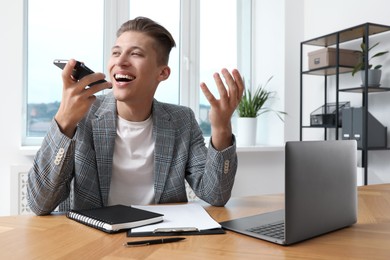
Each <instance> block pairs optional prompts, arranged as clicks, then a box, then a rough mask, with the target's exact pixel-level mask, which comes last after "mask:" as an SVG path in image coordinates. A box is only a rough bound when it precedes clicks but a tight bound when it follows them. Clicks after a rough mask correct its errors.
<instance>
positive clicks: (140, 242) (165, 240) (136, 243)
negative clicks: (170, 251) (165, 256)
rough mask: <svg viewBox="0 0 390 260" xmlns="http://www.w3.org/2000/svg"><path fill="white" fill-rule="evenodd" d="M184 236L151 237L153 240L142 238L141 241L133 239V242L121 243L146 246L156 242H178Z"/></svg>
mask: <svg viewBox="0 0 390 260" xmlns="http://www.w3.org/2000/svg"><path fill="white" fill-rule="evenodd" d="M184 239H185V238H184V237H170V238H160V239H153V240H142V241H134V242H127V243H125V244H123V245H124V246H129V247H131V246H148V245H156V244H165V243H172V242H178V241H181V240H184Z"/></svg>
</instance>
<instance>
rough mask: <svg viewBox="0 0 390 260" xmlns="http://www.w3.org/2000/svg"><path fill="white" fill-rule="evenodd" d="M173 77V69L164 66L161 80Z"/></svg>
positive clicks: (160, 76)
mask: <svg viewBox="0 0 390 260" xmlns="http://www.w3.org/2000/svg"><path fill="white" fill-rule="evenodd" d="M169 75H171V68H170V67H169V66H163V67H162V69H161V72H160V75H159V80H160V81H164V80H166V79H168V78H169Z"/></svg>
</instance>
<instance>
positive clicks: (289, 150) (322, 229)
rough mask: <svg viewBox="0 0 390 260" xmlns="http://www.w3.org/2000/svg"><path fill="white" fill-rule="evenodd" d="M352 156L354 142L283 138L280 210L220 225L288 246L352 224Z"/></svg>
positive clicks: (354, 197) (354, 199)
mask: <svg viewBox="0 0 390 260" xmlns="http://www.w3.org/2000/svg"><path fill="white" fill-rule="evenodd" d="M356 154H357V144H356V141H354V140H338V141H302V142H287V143H286V149H285V208H284V209H283V210H278V211H274V212H270V213H264V214H259V215H255V216H251V217H245V218H240V219H235V220H230V221H225V222H222V223H221V225H222V227H223V228H225V229H227V230H231V231H235V232H238V233H241V234H245V235H248V236H252V237H256V238H260V239H263V240H267V241H270V242H274V243H277V244H281V245H290V244H293V243H297V242H300V241H303V240H306V239H309V238H312V237H315V236H319V235H322V234H325V233H328V232H331V231H334V230H337V229H341V228H344V227H347V226H350V225H352V224H354V223H356V221H357V183H356V178H357V176H356V174H357V159H356Z"/></svg>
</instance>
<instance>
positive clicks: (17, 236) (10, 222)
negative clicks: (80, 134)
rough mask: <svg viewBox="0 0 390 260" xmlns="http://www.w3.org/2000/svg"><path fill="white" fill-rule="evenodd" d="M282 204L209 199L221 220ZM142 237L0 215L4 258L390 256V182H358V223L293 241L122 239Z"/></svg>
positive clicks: (266, 199) (233, 236) (271, 199)
mask: <svg viewBox="0 0 390 260" xmlns="http://www.w3.org/2000/svg"><path fill="white" fill-rule="evenodd" d="M282 207H283V196H281V195H268V196H255V197H245V198H232V199H231V200H230V201H229V203H228V204H227V205H226V207H223V208H218V207H211V206H206V205H205V208H206V210H207V211H208V212H209V213H210V214H211V216H213V217H214V219H215V220H217V221H224V220H229V219H233V218H238V217H244V216H250V215H254V214H257V213H261V212H266V211H269V210H273V209H280V208H282ZM142 239H145V238H127V237H126V235H125V233H120V234H114V235H110V234H106V233H104V232H101V231H99V230H95V229H93V228H89V227H86V226H84V225H82V224H79V223H77V222H75V221H72V220H69V219H67V218H66V217H65V216H61V215H53V216H44V217H38V216H7V217H0V259H160V260H161V259H174V260H178V259H212V260H218V259H224V260H226V259H389V257H390V184H383V185H370V186H365V187H360V188H359V216H358V223H357V224H355V225H353V226H352V227H349V228H345V229H342V230H339V231H335V232H332V233H329V234H326V235H323V236H321V237H317V238H313V239H311V240H308V241H304V242H301V243H298V244H295V245H292V246H287V247H285V246H280V245H274V244H272V243H268V242H265V241H262V240H258V239H254V238H250V237H246V236H244V235H240V234H237V233H233V232H229V231H228V232H227V233H226V234H224V235H207V236H188V237H187V239H186V240H184V241H183V242H178V243H170V244H163V245H153V246H143V247H133V248H126V247H124V246H123V245H122V244H123V243H124V242H126V241H136V240H142Z"/></svg>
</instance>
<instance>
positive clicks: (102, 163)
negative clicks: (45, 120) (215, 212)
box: [28, 17, 244, 215]
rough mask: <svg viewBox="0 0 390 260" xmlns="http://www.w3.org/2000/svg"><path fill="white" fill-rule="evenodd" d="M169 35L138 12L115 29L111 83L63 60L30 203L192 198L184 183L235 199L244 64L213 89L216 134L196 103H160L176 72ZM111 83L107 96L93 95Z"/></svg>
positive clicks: (216, 198) (41, 206) (217, 198)
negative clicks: (207, 131) (200, 119)
mask: <svg viewBox="0 0 390 260" xmlns="http://www.w3.org/2000/svg"><path fill="white" fill-rule="evenodd" d="M174 46H175V42H174V40H173V38H172V36H171V34H170V33H169V32H168V31H167V30H166V29H165V28H164V27H162V26H160V25H159V24H157V23H155V22H154V21H152V20H150V19H148V18H144V17H138V18H136V19H134V20H130V21H128V22H126V23H124V24H123V25H122V26H121V27H120V28H119V30H118V32H117V40H116V43H115V46H114V47H112V53H111V58H110V61H109V63H108V71H109V72H110V80H111V83H109V82H107V83H101V84H98V85H94V86H93V87H91V88H86V86H88V85H89V84H91V83H93V82H95V81H98V80H101V79H104V77H105V76H104V75H103V74H102V73H94V74H91V75H88V76H86V77H84V78H82V79H81V80H80V81H76V80H74V79H73V78H72V76H71V74H72V69H73V67H74V65H75V60H70V61H69V62H68V64H67V65H66V66H65V68H64V70H63V73H62V79H63V96H62V101H61V105H60V107H59V110H58V112H57V114H56V115H55V117H54V119H53V121H52V124H51V126H50V129H49V131H48V133H47V135H46V137H45V138H44V141H43V143H42V146H41V149H40V150H39V151H38V153H37V155H36V157H35V159H34V164H33V167H32V169H31V170H30V172H29V178H28V201H29V206H30V208H31V209H32V210H33V211H34V212H35V213H36V214H37V215H45V214H49V213H50V212H52V211H53V210H54V209H55V208H56V207H57V206H58V205H59V206H60V207H59V209H60V210H61V211H66V210H69V209H70V208H72V209H85V208H96V207H101V206H106V205H113V204H125V205H132V204H133V205H134V204H155V203H170V202H186V201H187V196H186V190H185V180H187V181H188V183H189V184H190V186H191V187H192V189H193V190H194V192H195V194H196V195H197V196H198V197H199V198H201V199H203V200H204V201H206V202H208V203H210V204H211V205H215V206H223V205H225V203H226V202H227V201H228V200H229V198H230V195H231V190H232V187H233V183H234V177H235V173H236V169H237V156H236V147H235V139H234V136H233V135H232V129H231V123H230V119H231V116H232V114H233V112H234V110H235V109H236V107H237V105H238V103H239V101H240V99H241V96H242V93H243V90H244V85H243V81H242V78H241V76H240V74H239V72H238V71H237V70H233V71H232V74H230V73H229V72H228V71H227V70H226V69H223V70H222V74H223V77H224V78H225V82H226V84H227V88H226V87H225V85H224V83H223V81H222V79H221V78H220V76H219V74H217V73H216V74H215V75H214V79H215V82H216V84H217V87H218V91H219V95H220V99H216V98H215V97H214V96H213V95H212V94H211V92H210V91H209V90H208V88H207V86H206V85H205V84H204V83H202V84H201V89H202V91H203V93H204V94H205V96H206V98H207V99H208V101H209V102H210V105H211V110H210V115H209V116H210V123H211V128H212V138H211V140H210V144H209V147H208V148H207V147H206V146H205V144H204V139H203V136H202V132H201V130H200V128H199V126H198V124H197V122H196V120H195V117H194V114H193V112H192V110H190V109H189V108H186V107H183V106H178V105H172V104H166V103H161V102H158V101H157V100H155V99H154V94H155V91H156V89H157V86H158V85H159V83H160V82H161V81H164V80H166V79H167V78H168V77H169V75H170V68H169V67H168V59H169V53H170V51H171V49H172V48H173V47H174ZM110 87H112V91H111V92H110V93H109V94H107V95H102V96H98V97H95V96H94V94H95V93H97V92H99V91H101V90H103V89H107V88H110Z"/></svg>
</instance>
